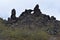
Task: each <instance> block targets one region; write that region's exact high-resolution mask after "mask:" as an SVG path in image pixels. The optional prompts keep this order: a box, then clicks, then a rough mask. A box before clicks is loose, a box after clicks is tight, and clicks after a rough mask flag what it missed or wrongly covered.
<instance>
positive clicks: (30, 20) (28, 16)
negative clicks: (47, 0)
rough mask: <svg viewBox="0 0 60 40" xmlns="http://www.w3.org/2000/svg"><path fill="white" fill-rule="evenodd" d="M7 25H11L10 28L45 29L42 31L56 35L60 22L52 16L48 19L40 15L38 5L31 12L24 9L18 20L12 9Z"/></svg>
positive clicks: (59, 29)
mask: <svg viewBox="0 0 60 40" xmlns="http://www.w3.org/2000/svg"><path fill="white" fill-rule="evenodd" d="M32 12H33V13H32ZM8 23H9V24H11V25H10V26H12V25H13V27H15V26H17V27H29V28H30V29H36V28H45V29H44V30H46V31H47V32H48V33H50V34H56V33H58V32H59V31H60V21H58V20H56V18H55V17H54V16H51V17H50V16H49V15H45V14H42V12H41V10H40V9H39V5H38V4H37V5H36V6H35V7H34V9H33V10H32V9H28V10H27V9H26V10H25V11H24V12H22V14H21V15H20V16H19V17H18V18H17V17H16V10H15V9H12V12H11V17H10V18H8Z"/></svg>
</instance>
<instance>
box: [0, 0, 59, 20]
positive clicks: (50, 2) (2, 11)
mask: <svg viewBox="0 0 60 40" xmlns="http://www.w3.org/2000/svg"><path fill="white" fill-rule="evenodd" d="M36 4H39V6H40V10H41V11H42V13H43V14H47V15H50V16H55V17H56V18H57V20H60V0H0V17H1V18H4V19H7V18H8V17H10V14H11V10H12V9H13V8H15V9H16V12H17V15H16V16H19V15H20V14H21V13H22V12H23V11H24V10H25V9H33V8H34V7H35V5H36Z"/></svg>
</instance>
